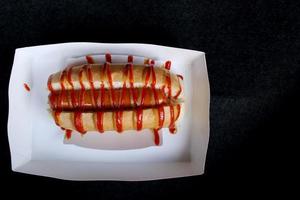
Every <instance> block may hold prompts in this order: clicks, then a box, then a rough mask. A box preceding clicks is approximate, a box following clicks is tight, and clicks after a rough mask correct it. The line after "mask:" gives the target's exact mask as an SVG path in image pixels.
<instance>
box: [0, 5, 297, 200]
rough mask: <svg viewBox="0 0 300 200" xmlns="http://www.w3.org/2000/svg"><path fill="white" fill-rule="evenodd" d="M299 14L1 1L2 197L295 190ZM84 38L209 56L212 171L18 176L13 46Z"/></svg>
mask: <svg viewBox="0 0 300 200" xmlns="http://www.w3.org/2000/svg"><path fill="white" fill-rule="evenodd" d="M297 2H298V3H297ZM299 12H300V5H299V1H294V2H290V1H234V0H233V1H217V0H216V1H192V0H186V1H183V0H182V1H151V2H150V1H149V2H148V1H147V2H146V1H137V2H134V1H108V0H105V1H38V0H31V1H3V0H2V1H0V69H1V73H0V81H1V83H0V87H1V91H0V92H1V93H0V96H1V100H0V105H1V130H0V133H1V134H0V182H1V188H0V191H1V192H3V191H8V190H9V188H14V191H15V192H14V193H13V194H21V195H26V194H29V195H31V196H34V191H40V192H45V195H58V194H59V195H61V194H67V195H72V194H75V195H76V196H82V197H86V196H93V197H103V198H105V199H106V198H109V197H110V198H124V199H128V198H138V197H143V198H149V199H150V198H151V199H153V198H156V197H158V196H163V197H168V196H170V195H174V196H180V197H185V196H186V195H187V194H192V193H195V194H199V193H200V192H206V191H208V190H207V189H213V190H214V192H213V193H210V194H214V193H218V192H219V189H220V188H227V189H228V190H227V192H226V193H229V194H232V193H235V192H237V191H240V189H242V190H243V191H245V192H246V193H244V194H246V195H248V194H251V193H252V192H254V191H257V190H258V191H265V190H266V187H268V186H270V185H272V186H278V185H281V184H282V183H284V184H287V183H288V182H289V181H285V182H283V181H282V179H284V180H287V178H293V177H294V175H293V174H292V173H290V172H291V171H292V169H293V167H292V166H293V165H294V162H293V160H294V159H296V157H293V156H292V154H291V153H292V152H294V151H293V149H294V148H295V147H296V145H295V144H292V143H293V142H292V141H295V140H293V139H292V137H293V136H294V135H296V134H299V128H298V126H297V124H298V123H299V122H298V120H299V117H297V115H299V103H298V102H299V100H300V99H299V95H298V94H299V93H298V92H299V77H300V59H299V53H300V51H299V50H300V42H299V31H300V24H299V16H298V15H299ZM76 41H90V42H114V43H119V42H136V43H152V44H159V45H167V46H173V47H181V48H187V49H194V50H200V51H204V52H205V53H206V59H207V65H208V73H209V79H210V87H211V105H210V106H211V108H210V112H211V114H210V123H211V124H210V128H211V130H210V142H209V147H208V154H207V162H206V169H205V175H203V176H196V177H187V178H179V179H170V180H161V181H147V182H113V181H104V182H101V181H98V182H69V181H61V180H56V179H49V178H44V177H37V176H31V175H26V174H19V173H15V172H12V171H11V169H10V168H11V165H10V153H9V146H8V139H7V116H8V82H9V76H10V71H11V66H12V62H13V56H14V50H15V49H16V48H18V47H25V46H33V45H42V44H51V43H60V42H76ZM249 183H251V184H249ZM2 184H4V185H2ZM217 188H218V189H217ZM237 188H239V190H238V189H237ZM279 188H281V187H279ZM279 190H280V189H279ZM279 190H275V189H274V190H272V192H273V193H274V192H275V193H276V192H278V191H279ZM46 192H47V193H46ZM226 193H221V194H222V195H223V194H226ZM41 197H44V196H41Z"/></svg>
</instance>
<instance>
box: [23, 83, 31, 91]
mask: <svg viewBox="0 0 300 200" xmlns="http://www.w3.org/2000/svg"><path fill="white" fill-rule="evenodd" d="M23 85H24V88H25V90H27V92H30V87H29V86H28V84H27V83H24V84H23Z"/></svg>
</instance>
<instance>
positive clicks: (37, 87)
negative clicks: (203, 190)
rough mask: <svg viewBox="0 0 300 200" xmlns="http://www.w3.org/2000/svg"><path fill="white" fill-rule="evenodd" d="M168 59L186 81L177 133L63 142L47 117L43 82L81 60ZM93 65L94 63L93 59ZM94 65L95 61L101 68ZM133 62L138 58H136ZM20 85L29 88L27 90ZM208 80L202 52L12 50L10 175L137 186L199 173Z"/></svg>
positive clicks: (120, 47) (113, 47)
mask: <svg viewBox="0 0 300 200" xmlns="http://www.w3.org/2000/svg"><path fill="white" fill-rule="evenodd" d="M105 53H110V54H112V55H113V56H115V57H118V58H119V59H121V60H122V59H123V57H124V55H133V56H134V57H135V58H142V59H143V58H151V59H154V60H157V61H158V62H160V61H166V60H171V61H172V67H171V71H172V72H174V73H176V74H181V75H182V76H183V78H184V81H183V87H184V109H183V113H182V117H181V119H180V120H179V121H178V123H177V127H178V131H177V133H176V134H175V135H173V134H170V133H169V130H168V129H167V128H164V129H162V130H161V131H160V137H161V143H160V145H159V146H156V145H154V143H153V139H152V132H151V131H150V130H143V131H141V132H139V133H137V131H125V132H124V133H122V134H116V133H115V132H114V131H110V132H107V133H106V132H105V133H104V134H99V133H97V132H91V133H88V134H86V135H85V136H84V137H81V136H80V134H75V133H74V134H73V136H72V138H71V140H68V141H67V140H65V139H64V134H63V131H62V130H61V129H60V128H59V127H57V126H56V125H55V123H54V121H53V119H52V116H51V115H50V114H49V111H48V109H49V105H48V94H49V91H48V90H47V80H48V77H49V75H50V74H52V73H55V72H57V71H60V70H62V69H63V68H65V67H66V66H67V65H70V64H74V63H76V62H79V63H80V62H82V60H81V58H82V57H83V56H85V55H94V56H96V57H97V56H98V55H99V59H100V60H101V55H104V54H105ZM97 59H98V58H97ZM100 60H99V62H100ZM137 60H138V59H137ZM24 83H26V84H28V85H29V87H30V92H28V91H27V90H25V88H24ZM209 101H210V92H209V82H208V74H207V68H206V62H205V54H204V53H203V52H199V51H193V50H186V49H178V48H171V47H164V46H157V45H149V44H104V43H64V44H54V45H44V46H35V47H26V48H20V49H17V50H16V53H15V58H14V63H13V68H12V72H11V78H10V83H9V117H8V138H9V145H10V151H11V161H12V170H13V171H16V172H22V173H28V174H35V175H41V176H48V177H54V178H59V179H67V180H122V181H139V180H154V179H165V178H175V177H183V176H192V175H200V174H203V172H204V166H205V157H206V152H207V145H208V139H209Z"/></svg>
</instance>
